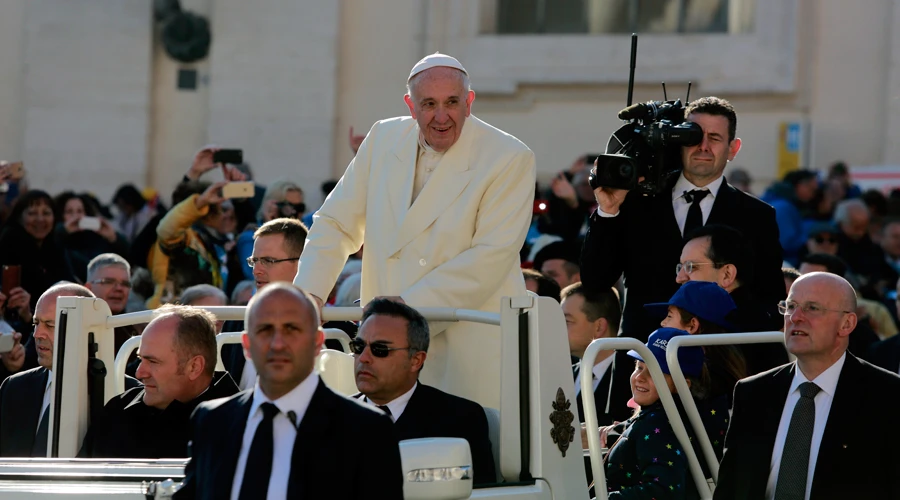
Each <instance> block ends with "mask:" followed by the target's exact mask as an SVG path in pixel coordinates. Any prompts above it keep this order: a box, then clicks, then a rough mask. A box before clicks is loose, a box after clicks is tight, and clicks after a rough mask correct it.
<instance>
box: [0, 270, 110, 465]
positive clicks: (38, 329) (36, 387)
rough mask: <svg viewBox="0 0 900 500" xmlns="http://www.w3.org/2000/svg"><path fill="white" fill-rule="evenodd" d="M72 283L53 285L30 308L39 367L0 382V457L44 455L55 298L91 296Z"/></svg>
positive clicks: (50, 390) (51, 376)
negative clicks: (0, 383) (33, 306)
mask: <svg viewBox="0 0 900 500" xmlns="http://www.w3.org/2000/svg"><path fill="white" fill-rule="evenodd" d="M93 296H94V294H93V293H91V291H90V290H88V289H87V288H85V287H83V286H81V285H76V284H64V285H55V286H52V287H50V288H49V289H48V290H47V291H46V292H44V293H43V295H41V297H40V298H39V299H38V302H37V305H36V306H35V308H34V337H33V339H34V343H35V346H36V350H37V362H38V364H39V366H38V367H37V368H32V369H31V370H26V371H24V372H20V373H17V374H15V375H13V376H11V377H9V378H8V379H6V380H4V381H3V384H2V385H0V457H45V456H47V437H48V430H49V424H50V411H49V410H50V398H51V397H52V395H53V372H52V371H51V370H52V369H53V328H54V326H55V323H56V299H57V297H93Z"/></svg>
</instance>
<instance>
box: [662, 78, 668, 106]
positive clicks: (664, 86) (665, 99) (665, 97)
mask: <svg viewBox="0 0 900 500" xmlns="http://www.w3.org/2000/svg"><path fill="white" fill-rule="evenodd" d="M662 86H663V101H668V100H669V95H668V94H666V82H662Z"/></svg>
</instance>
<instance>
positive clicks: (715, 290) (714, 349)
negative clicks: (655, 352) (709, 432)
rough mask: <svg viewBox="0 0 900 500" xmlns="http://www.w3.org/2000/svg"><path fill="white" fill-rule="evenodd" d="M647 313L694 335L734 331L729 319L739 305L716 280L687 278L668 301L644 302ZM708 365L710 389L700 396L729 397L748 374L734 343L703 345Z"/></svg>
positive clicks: (669, 325) (664, 323)
mask: <svg viewBox="0 0 900 500" xmlns="http://www.w3.org/2000/svg"><path fill="white" fill-rule="evenodd" d="M644 309H646V310H647V312H648V313H650V314H652V315H654V316H657V317H661V318H663V320H662V322H661V323H660V326H663V327H671V328H678V329H680V330H684V331H686V332H688V333H690V334H692V335H697V334H704V333H707V334H708V333H728V332H731V331H733V327H732V325H731V323H730V322H729V321H728V319H726V318H727V317H728V315H729V314H731V313H732V312H733V311H734V310H735V309H737V306H736V305H735V304H734V300H732V299H731V295H730V294H729V293H728V292H727V291H726V290H725V289H724V288H722V287H720V286H719V285H718V284H717V283H713V282H706V281H688V282H687V283H684V284H683V285H681V287H680V288H679V289H678V290H677V291H676V292H675V294H674V295H672V298H671V299H669V301H668V302H663V303H657V304H645V305H644ZM704 351H705V352H706V362H707V366H708V368H709V373H710V379H711V389H710V393H709V394H704V395H702V397H701V398H700V399H717V398H720V397H723V396H724V397H725V398H726V399H728V405H727V406H728V408H730V407H731V404H730V403H731V397H732V394H733V392H734V385H735V384H736V383H737V381H738V380H740V379H742V378H745V377H747V376H749V375H750V374H749V373H748V370H747V362H746V360H745V359H744V356H743V354H741V351H740V350H739V349H738V348H737V347H735V346H728V345H726V346H709V347H706V348H704Z"/></svg>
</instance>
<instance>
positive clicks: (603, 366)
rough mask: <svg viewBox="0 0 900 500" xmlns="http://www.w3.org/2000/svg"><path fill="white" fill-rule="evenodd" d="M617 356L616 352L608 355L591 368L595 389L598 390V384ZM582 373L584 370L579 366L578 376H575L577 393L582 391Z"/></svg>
mask: <svg viewBox="0 0 900 500" xmlns="http://www.w3.org/2000/svg"><path fill="white" fill-rule="evenodd" d="M615 357H616V356H615V354H613V355H611V356H608V357H607V358H606V359H604V360H603V361H601V362H599V363H597V364H596V365H594V368H593V369H592V370H591V372H592V373H593V375H594V390H595V391H596V390H597V386H598V385H600V381H601V380H603V375H605V374H606V370H608V369H609V367H610V366H612V362H613V359H615ZM581 374H582V370H581V368H579V369H578V376H577V377H576V378H575V393H576V394H577V393H579V392H581Z"/></svg>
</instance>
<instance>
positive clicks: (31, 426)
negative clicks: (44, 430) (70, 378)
mask: <svg viewBox="0 0 900 500" xmlns="http://www.w3.org/2000/svg"><path fill="white" fill-rule="evenodd" d="M49 376H50V371H49V370H47V369H46V368H41V369H40V370H38V371H37V372H34V373H33V374H32V375H31V382H30V383H29V384H28V385H32V384H33V386H34V389H33V390H28V391H27V392H26V393H25V394H23V395H22V399H21V404H22V408H24V409H25V417H24V418H23V419H22V432H17V433H16V434H15V437H14V439H16V440H17V441H19V442H20V443H21V445H22V446H21V449H22V450H23V451H27V452H29V453H30V452H31V448H32V447H33V446H34V438H35V434H36V433H37V428H38V423H39V422H40V420H41V407H42V406H44V389H45V388H46V387H47V377H49Z"/></svg>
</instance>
